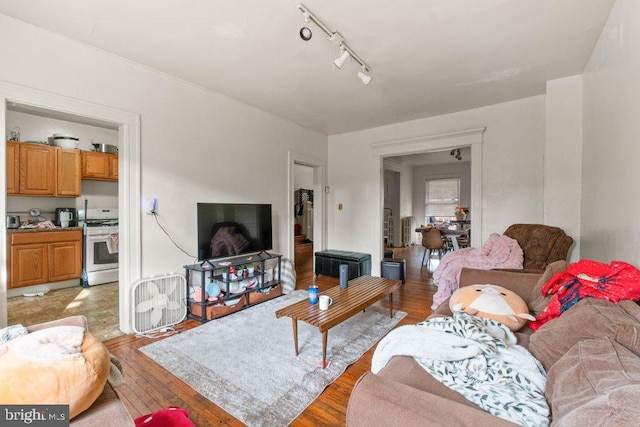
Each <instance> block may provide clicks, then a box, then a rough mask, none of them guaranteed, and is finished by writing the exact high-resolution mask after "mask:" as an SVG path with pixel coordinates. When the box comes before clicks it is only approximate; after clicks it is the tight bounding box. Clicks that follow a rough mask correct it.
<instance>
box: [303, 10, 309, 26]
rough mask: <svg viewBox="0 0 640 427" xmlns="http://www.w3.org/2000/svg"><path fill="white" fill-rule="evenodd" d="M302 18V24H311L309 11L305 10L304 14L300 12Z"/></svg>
mask: <svg viewBox="0 0 640 427" xmlns="http://www.w3.org/2000/svg"><path fill="white" fill-rule="evenodd" d="M302 16H303V17H304V23H305V24H308V23H309V22H311V18H310V17H309V11H308V10H305V11H304V12H302Z"/></svg>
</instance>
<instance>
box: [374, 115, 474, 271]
mask: <svg viewBox="0 0 640 427" xmlns="http://www.w3.org/2000/svg"><path fill="white" fill-rule="evenodd" d="M485 130H486V127H481V128H474V129H466V130H461V131H456V132H449V133H442V134H435V135H424V136H420V137H417V138H410V139H399V140H392V141H385V142H378V143H373V144H371V149H372V153H373V155H374V156H376V157H378V161H379V165H380V169H379V185H380V197H379V202H380V206H379V211H378V212H379V215H380V216H379V218H381V219H382V218H384V199H383V197H384V195H383V191H384V158H385V157H392V156H403V155H409V154H417V153H427V152H432V151H443V150H450V149H452V148H459V147H464V146H470V147H471V217H472V221H473V227H472V232H471V245H472V246H474V247H480V246H482V222H483V221H482V140H483V134H484V131H485ZM379 224H380V227H379V228H378V229H377V231H376V232H377V233H378V236H377V239H376V241H377V242H382V241H383V230H382V228H383V224H382V220H381V221H379ZM379 246H380V247H379V248H377V250H378V251H380V253H379V254H378V255H379V256H380V259H382V257H381V256H382V253H381V252H382V245H379Z"/></svg>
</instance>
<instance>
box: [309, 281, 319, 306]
mask: <svg viewBox="0 0 640 427" xmlns="http://www.w3.org/2000/svg"><path fill="white" fill-rule="evenodd" d="M309 303H310V304H317V303H318V287H317V286H316V285H311V286H309Z"/></svg>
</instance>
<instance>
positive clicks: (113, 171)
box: [109, 154, 118, 181]
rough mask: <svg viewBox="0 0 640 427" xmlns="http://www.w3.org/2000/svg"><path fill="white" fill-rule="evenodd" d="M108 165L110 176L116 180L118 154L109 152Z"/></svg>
mask: <svg viewBox="0 0 640 427" xmlns="http://www.w3.org/2000/svg"><path fill="white" fill-rule="evenodd" d="M109 161H110V162H111V163H110V166H111V177H112V178H113V179H115V180H116V181H117V180H118V156H116V155H114V154H111V155H110V157H109Z"/></svg>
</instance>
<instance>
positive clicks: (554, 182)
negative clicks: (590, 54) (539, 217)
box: [544, 75, 582, 262]
mask: <svg viewBox="0 0 640 427" xmlns="http://www.w3.org/2000/svg"><path fill="white" fill-rule="evenodd" d="M545 130H546V132H545V144H544V207H545V209H544V223H545V224H547V225H553V226H556V227H560V228H562V229H563V230H564V231H565V233H567V235H569V236H571V237H572V238H573V241H574V243H573V246H572V247H571V249H570V252H569V260H570V261H571V262H574V261H577V260H579V259H580V199H581V191H582V76H581V75H580V76H572V77H566V78H564V79H558V80H552V81H549V82H547V94H546V97H545Z"/></svg>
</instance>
